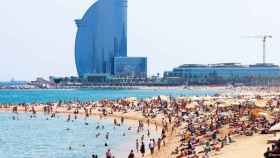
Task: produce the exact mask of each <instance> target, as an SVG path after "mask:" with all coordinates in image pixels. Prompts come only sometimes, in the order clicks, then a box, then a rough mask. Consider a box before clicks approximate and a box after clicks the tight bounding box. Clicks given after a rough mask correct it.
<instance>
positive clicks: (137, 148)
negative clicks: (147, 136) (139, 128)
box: [136, 139, 139, 152]
mask: <svg viewBox="0 0 280 158" xmlns="http://www.w3.org/2000/svg"><path fill="white" fill-rule="evenodd" d="M136 151H137V152H139V141H138V139H136Z"/></svg>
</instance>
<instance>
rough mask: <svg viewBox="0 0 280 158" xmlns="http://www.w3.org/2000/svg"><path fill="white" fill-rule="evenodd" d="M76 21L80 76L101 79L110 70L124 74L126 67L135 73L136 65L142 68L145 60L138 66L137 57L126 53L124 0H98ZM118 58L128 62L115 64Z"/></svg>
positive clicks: (138, 68) (76, 52) (136, 72)
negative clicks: (125, 64) (129, 56)
mask: <svg viewBox="0 0 280 158" xmlns="http://www.w3.org/2000/svg"><path fill="white" fill-rule="evenodd" d="M76 24H77V27H78V31H77V35H76V46H75V60H76V67H77V71H78V75H79V77H80V78H87V77H88V76H90V78H91V80H92V81H94V80H95V79H94V78H95V77H96V78H97V80H104V77H105V78H107V77H106V76H109V77H111V76H113V75H114V73H115V71H114V70H117V71H116V74H117V75H124V74H125V71H126V70H125V69H126V68H131V67H133V68H132V69H131V70H132V72H135V74H136V75H139V73H140V72H139V71H142V70H140V68H141V69H143V70H144V69H146V65H145V64H144V65H143V66H145V67H143V68H142V67H141V66H140V65H141V60H138V59H136V58H128V57H127V0H98V1H97V2H96V3H94V4H93V5H92V6H91V7H90V8H89V9H88V11H87V12H86V13H85V15H84V16H83V18H82V19H79V20H76ZM118 57H120V58H118ZM121 57H122V58H121ZM115 59H116V60H115ZM121 59H125V61H126V62H127V64H129V65H127V66H124V65H123V64H122V66H121V64H117V63H119V62H118V61H120V60H121ZM115 61H116V66H117V68H116V69H115V68H114V66H115V65H114V62H115ZM133 62H135V63H133ZM139 62H140V63H139ZM121 71H122V72H121ZM145 72H147V71H145ZM126 74H127V73H126ZM128 75H131V74H128ZM143 75H144V74H143ZM145 76H146V74H145ZM100 78H102V79H100ZM105 80H106V79H105Z"/></svg>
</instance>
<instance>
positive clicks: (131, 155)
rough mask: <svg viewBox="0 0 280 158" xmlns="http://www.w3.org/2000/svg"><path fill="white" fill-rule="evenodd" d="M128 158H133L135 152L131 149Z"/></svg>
mask: <svg viewBox="0 0 280 158" xmlns="http://www.w3.org/2000/svg"><path fill="white" fill-rule="evenodd" d="M128 158H135V154H134V152H133V150H131V151H130V153H129V155H128Z"/></svg>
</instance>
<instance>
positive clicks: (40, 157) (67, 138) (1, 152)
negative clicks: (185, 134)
mask: <svg viewBox="0 0 280 158" xmlns="http://www.w3.org/2000/svg"><path fill="white" fill-rule="evenodd" d="M30 115H31V114H30V113H20V114H19V115H16V114H12V113H10V112H0V157H1V158H91V154H92V153H95V154H98V157H101V158H103V157H105V152H106V150H107V149H108V148H110V149H111V150H112V152H113V155H115V156H116V158H125V157H127V156H128V154H129V152H130V150H131V149H134V151H135V140H136V139H140V137H141V136H142V135H143V134H145V135H146V136H145V137H146V148H147V147H148V138H147V129H145V131H144V132H141V133H137V132H136V129H137V122H135V123H125V124H124V125H122V126H120V127H115V128H114V125H113V121H112V119H103V120H100V119H99V118H90V119H88V120H85V119H84V118H83V117H82V116H81V117H80V118H78V120H75V121H74V122H72V121H70V122H67V121H66V117H65V116H64V115H63V114H60V115H58V117H57V118H52V119H51V118H49V117H48V116H47V115H44V114H37V117H36V118H30ZM13 116H15V117H16V119H15V120H13V119H12V117H13ZM47 118H48V119H47ZM85 122H88V123H89V124H88V125H85ZM98 124H99V125H100V126H102V125H104V129H103V130H102V129H96V126H97V125H98ZM129 127H132V130H128V128H129ZM107 132H109V133H110V135H109V140H106V138H105V134H106V133H107ZM97 133H101V136H99V137H98V138H96V134H97ZM124 133H125V136H123V134H124ZM159 133H160V131H158V132H152V131H151V138H156V139H157V138H158V137H159ZM105 142H107V143H108V145H109V146H108V147H105ZM70 146H71V148H72V149H71V150H69V147H70Z"/></svg>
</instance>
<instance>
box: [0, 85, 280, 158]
mask: <svg viewBox="0 0 280 158" xmlns="http://www.w3.org/2000/svg"><path fill="white" fill-rule="evenodd" d="M229 90H230V92H231V94H228V93H224V94H221V95H218V96H201V97H198V96H180V97H176V98H174V100H170V98H168V97H166V98H165V97H158V98H156V97H154V98H153V99H150V100H149V101H144V100H137V99H136V100H134V99H131V100H129V101H128V100H125V99H124V100H101V101H98V102H84V103H80V102H74V103H73V102H70V103H62V104H60V105H59V106H57V104H53V105H46V104H31V105H28V106H27V107H29V109H28V111H30V108H31V107H34V108H35V109H36V111H38V112H44V110H43V108H44V107H46V106H48V107H49V108H54V110H53V111H55V113H59V114H66V115H67V114H68V115H69V114H71V115H73V110H74V109H79V116H85V114H86V109H88V108H90V109H91V110H92V109H93V110H92V111H91V112H90V117H100V116H103V115H104V113H103V112H102V111H101V109H102V110H103V109H105V111H106V113H107V112H108V113H109V114H108V115H107V116H106V118H109V119H110V120H112V121H113V119H120V118H124V119H125V120H126V121H127V122H129V121H136V122H137V121H139V120H140V121H143V123H144V124H145V126H147V120H148V118H149V119H150V121H151V122H150V124H151V125H154V124H155V123H156V124H157V125H158V127H160V128H162V127H163V122H162V118H164V119H168V117H169V114H172V116H171V117H172V124H168V128H169V129H170V127H171V126H172V125H174V124H175V120H176V119H177V118H178V119H182V120H183V119H185V120H183V121H182V120H180V121H181V123H182V124H180V123H179V124H180V125H179V126H178V128H175V131H174V132H173V135H171V133H170V132H171V131H170V130H169V131H168V132H167V137H166V146H165V147H164V148H162V149H161V150H160V151H157V150H155V153H154V154H153V155H150V154H148V153H149V148H147V146H146V155H145V157H144V158H158V157H160V158H175V157H176V156H178V154H179V153H180V152H179V153H177V154H176V155H171V153H172V152H173V151H174V150H175V149H176V147H180V149H179V150H181V145H182V146H183V147H185V146H186V145H185V144H184V143H186V141H185V140H188V141H190V140H191V139H192V138H190V137H194V139H195V141H196V142H194V143H196V145H195V148H196V149H194V150H193V149H192V148H191V149H192V151H194V153H195V155H196V152H197V153H198V155H199V156H202V155H201V154H200V153H201V152H202V153H203V148H204V145H206V144H204V143H207V141H213V142H212V143H213V147H214V149H211V152H209V156H210V157H213V158H223V157H229V158H231V157H230V153H231V152H233V151H234V152H235V153H236V154H237V155H239V156H243V155H247V156H249V157H250V155H254V157H261V156H262V155H263V154H262V153H264V152H265V148H266V147H267V146H268V145H267V144H266V140H267V139H270V138H272V137H271V135H260V133H261V132H262V131H265V130H269V129H270V128H271V127H272V125H273V122H274V123H279V122H280V96H279V94H280V93H279V92H280V89H279V88H277V87H274V88H273V87H272V88H271V89H266V88H262V87H261V88H260V87H254V88H248V87H246V88H244V87H243V89H242V88H229ZM233 92H238V93H239V95H233ZM165 99H166V100H165ZM165 101H166V107H163V105H164V104H165ZM174 105H180V107H181V109H178V106H174ZM14 106H16V107H18V109H17V110H18V111H23V112H24V111H25V109H24V107H25V105H19V106H17V105H16V104H15V105H1V104H0V111H8V112H11V111H12V108H13V107H14ZM5 107H7V108H5ZM69 107H70V110H68V108H69ZM115 108H117V109H118V110H116V109H115ZM138 108H140V109H141V110H139V109H138ZM176 108H177V110H179V111H180V113H182V114H180V115H179V111H178V113H177V112H176V110H175V109H176ZM83 109H84V111H83ZM154 110H155V111H154ZM110 111H114V112H113V114H110ZM116 111H118V112H116ZM124 111H125V112H124ZM168 111H169V112H170V113H168ZM146 112H147V114H148V115H149V116H148V118H146V117H144V116H143V114H146ZM186 112H188V114H187V118H185V117H184V116H183V113H186ZM166 113H167V114H168V117H167V115H166ZM259 113H260V114H259ZM153 114H155V119H151V116H152V115H153ZM269 115H271V118H270V116H269ZM224 116H226V117H224ZM180 121H179V122H180ZM221 121H222V122H221ZM213 123H214V124H213ZM217 123H219V124H218V125H217ZM189 127H191V128H194V129H195V130H196V131H194V132H193V133H191V134H192V135H190V136H188V135H189V133H190V131H191V129H190V128H189ZM204 128H205V129H207V130H206V131H205V132H203V129H204ZM201 131H202V132H201ZM152 132H154V131H152ZM199 132H201V133H199ZM215 132H217V137H218V139H217V138H215V139H213V140H211V138H212V137H213V135H214V134H215ZM202 133H204V134H202ZM247 134H248V135H250V136H245V135H247ZM251 134H252V136H251ZM194 135H195V136H194ZM229 135H231V136H232V138H233V139H234V141H235V142H234V143H232V142H230V143H226V145H225V146H224V144H223V143H222V142H221V141H220V140H223V141H224V140H225V141H227V140H226V138H225V137H229ZM209 137H210V139H209ZM182 138H184V139H185V140H183V141H182ZM217 141H218V142H217ZM216 143H217V145H216ZM219 143H221V144H219ZM231 143H232V144H231ZM228 144H230V145H228ZM216 146H217V149H216ZM218 146H219V147H218ZM220 146H221V147H220ZM218 148H219V149H218ZM254 149H257V150H258V152H256V153H254V152H255V151H254ZM183 150H185V149H183ZM129 151H130V150H128V152H129ZM181 152H182V150H181ZM183 152H185V151H183ZM204 152H205V149H204ZM128 154H129V153H128ZM203 154H204V153H203ZM205 154H208V153H207V151H206V152H205ZM183 156H184V155H183ZM138 157H139V158H140V157H142V156H137V158H138ZM199 158H200V157H199Z"/></svg>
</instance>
